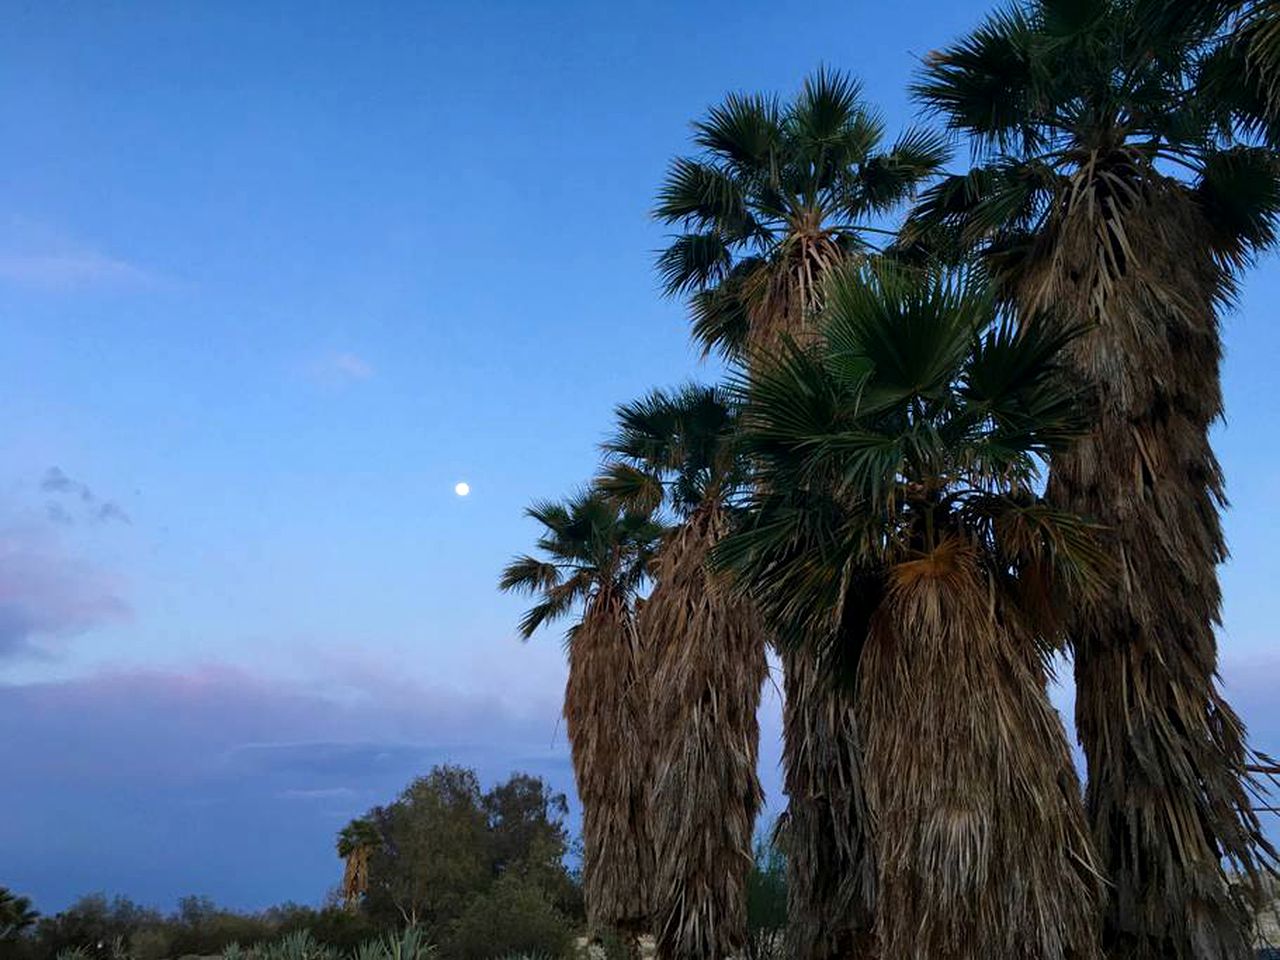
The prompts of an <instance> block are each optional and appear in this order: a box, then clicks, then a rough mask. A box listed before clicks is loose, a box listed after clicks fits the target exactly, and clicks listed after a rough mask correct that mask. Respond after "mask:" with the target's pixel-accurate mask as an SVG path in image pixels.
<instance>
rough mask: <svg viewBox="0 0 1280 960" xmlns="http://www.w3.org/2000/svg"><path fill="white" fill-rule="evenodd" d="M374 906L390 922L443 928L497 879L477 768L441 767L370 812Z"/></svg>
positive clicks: (370, 897) (376, 913)
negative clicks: (491, 865) (373, 835)
mask: <svg viewBox="0 0 1280 960" xmlns="http://www.w3.org/2000/svg"><path fill="white" fill-rule="evenodd" d="M368 819H369V820H370V822H371V823H372V824H373V826H374V828H375V830H376V832H377V834H378V836H379V837H381V843H380V844H379V845H377V846H376V847H374V848H373V849H371V850H370V853H369V888H368V893H367V894H366V904H367V909H368V911H369V914H370V916H371V917H373V918H374V919H375V920H376V921H378V922H381V923H385V924H393V923H399V924H408V925H422V926H424V927H425V928H426V929H427V930H428V931H439V930H443V929H444V928H445V927H446V926H447V924H448V923H450V922H451V921H452V920H454V919H455V918H456V917H458V916H459V915H460V914H461V913H462V911H463V909H464V908H465V906H466V904H467V903H468V902H469V901H470V899H471V898H472V897H474V896H476V895H477V894H478V893H479V892H480V891H482V890H483V889H484V888H485V887H486V886H487V885H488V883H489V880H490V876H491V875H490V869H489V856H488V836H487V834H488V822H487V819H486V816H485V812H484V810H483V808H482V805H481V793H480V783H479V781H478V780H477V779H476V775H475V772H474V771H472V770H468V769H465V768H463V767H456V766H448V765H445V766H438V767H435V768H433V769H432V770H431V772H430V773H428V774H427V775H426V776H425V777H419V778H417V779H416V780H414V781H413V782H412V783H410V784H409V786H407V787H406V788H405V789H404V791H403V792H402V793H401V794H400V796H399V797H397V798H396V800H395V801H394V802H392V803H390V804H388V805H387V806H385V807H376V808H374V809H373V810H372V811H370V813H369V814H368Z"/></svg>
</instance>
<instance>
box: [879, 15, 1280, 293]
mask: <svg viewBox="0 0 1280 960" xmlns="http://www.w3.org/2000/svg"><path fill="white" fill-rule="evenodd" d="M1163 2H1164V0H1091V2H1087V3H1079V2H1076V0H1036V2H1031V3H1027V4H1022V5H1016V6H1012V7H1009V8H1007V9H1006V10H1004V11H1003V12H1000V13H997V14H995V15H993V16H991V17H989V18H988V19H987V21H986V22H985V23H984V24H983V25H982V26H981V27H979V28H978V29H976V30H974V31H973V32H972V33H971V34H970V35H968V36H967V37H965V38H964V39H963V40H961V41H960V42H958V43H957V44H955V45H953V46H952V47H950V48H948V49H946V50H944V51H941V52H937V53H935V54H933V55H931V56H930V58H929V59H928V61H927V62H926V65H925V68H924V70H923V73H922V76H921V77H920V79H919V80H918V81H917V82H916V83H915V84H914V87H913V92H914V94H915V96H916V97H917V99H919V100H920V101H921V102H923V103H924V104H926V105H927V106H929V107H931V108H933V109H934V110H936V111H937V112H938V113H940V114H941V115H942V117H943V118H944V119H945V121H946V123H947V126H948V127H949V128H950V129H952V130H954V131H957V132H962V133H965V134H967V135H968V136H969V137H970V138H971V140H972V142H973V144H974V147H975V151H976V152H977V154H978V155H979V156H980V157H982V158H984V159H985V161H986V162H985V163H983V164H982V165H979V166H977V167H975V168H974V169H973V170H971V171H970V172H969V173H967V174H964V175H956V176H950V177H947V178H944V179H943V180H941V181H940V182H939V183H937V184H936V185H934V186H933V187H931V188H930V189H929V190H928V191H927V192H926V193H925V194H924V195H923V196H922V198H921V202H920V203H919V204H918V206H917V209H916V211H915V212H914V213H913V215H912V217H911V218H910V219H909V220H908V223H907V226H906V228H905V230H904V240H905V244H906V245H907V246H910V245H911V244H913V243H917V242H920V241H922V240H926V239H927V241H928V243H927V245H928V246H931V247H932V248H933V250H934V252H942V253H944V254H945V253H952V254H955V253H956V252H958V251H963V250H965V249H966V248H972V247H975V246H976V247H978V248H980V249H985V252H987V253H988V254H994V255H995V257H994V261H993V262H994V263H995V264H996V265H997V266H1001V265H1003V266H1012V265H1013V264H1014V263H1016V260H1017V256H1018V254H1019V253H1020V252H1022V251H1024V250H1025V249H1026V248H1027V246H1028V242H1029V238H1030V237H1031V236H1032V235H1033V234H1035V233H1036V232H1037V231H1039V230H1040V229H1041V228H1042V226H1043V225H1044V223H1045V221H1046V220H1047V218H1048V217H1049V216H1050V214H1051V213H1052V211H1053V209H1054V203H1055V200H1058V199H1060V198H1063V197H1064V196H1066V195H1068V194H1069V193H1070V192H1071V191H1075V192H1077V193H1079V192H1081V190H1082V185H1087V188H1088V189H1089V190H1091V191H1093V196H1094V197H1095V199H1096V205H1097V207H1098V216H1099V218H1100V219H1102V220H1105V221H1106V222H1107V223H1108V226H1107V228H1106V234H1107V235H1106V236H1105V237H1103V238H1102V239H1103V240H1105V242H1106V246H1107V248H1108V258H1109V259H1110V261H1112V262H1111V264H1110V269H1111V271H1112V272H1113V273H1120V272H1123V271H1124V269H1125V266H1126V264H1127V262H1128V261H1130V260H1140V258H1141V256H1142V250H1141V244H1140V243H1137V242H1135V241H1133V240H1132V237H1131V236H1130V234H1131V233H1132V232H1133V231H1132V230H1130V231H1128V232H1127V231H1126V228H1125V227H1126V225H1125V213H1126V212H1127V211H1128V210H1133V209H1137V208H1138V205H1137V204H1135V203H1133V202H1132V201H1133V200H1134V199H1135V198H1136V197H1137V188H1136V187H1135V184H1138V183H1140V182H1141V181H1142V180H1143V179H1148V180H1149V179H1153V178H1156V177H1158V176H1162V175H1165V174H1180V175H1184V176H1185V178H1186V181H1187V186H1188V187H1189V188H1190V190H1191V191H1192V195H1191V198H1192V199H1193V200H1194V201H1195V202H1196V205H1197V207H1198V208H1199V210H1200V212H1201V214H1202V215H1203V216H1204V218H1205V222H1206V223H1207V225H1208V228H1209V230H1210V235H1209V236H1207V237H1205V238H1204V239H1205V240H1207V241H1208V242H1209V243H1211V244H1212V245H1213V248H1214V250H1215V253H1217V254H1218V255H1219V256H1220V257H1223V258H1225V259H1226V260H1227V261H1229V262H1232V263H1234V264H1236V265H1240V264H1242V263H1243V262H1244V261H1245V260H1247V258H1248V257H1249V255H1250V254H1251V253H1252V252H1253V251H1254V250H1255V249H1257V248H1259V247H1262V246H1266V245H1268V244H1270V243H1271V242H1272V241H1273V240H1274V235H1275V221H1274V218H1275V214H1276V211H1277V210H1278V209H1280V179H1278V176H1277V165H1276V160H1275V156H1274V154H1273V153H1271V152H1270V151H1268V150H1266V149H1265V148H1263V147H1260V146H1257V145H1255V143H1254V141H1253V140H1251V139H1250V134H1252V133H1256V132H1258V131H1259V129H1260V127H1259V122H1260V114H1259V112H1258V110H1257V109H1255V108H1254V107H1251V106H1250V105H1249V103H1248V102H1247V97H1246V96H1245V94H1244V93H1243V92H1240V91H1237V94H1236V95H1234V96H1232V97H1227V96H1225V95H1224V94H1225V90H1224V89H1223V87H1222V82H1221V78H1222V77H1223V76H1224V75H1226V74H1228V73H1230V68H1229V66H1228V61H1229V60H1230V59H1231V57H1233V56H1235V53H1234V52H1233V51H1235V50H1236V49H1237V47H1236V46H1235V45H1234V44H1231V43H1227V42H1223V41H1221V40H1220V39H1219V35H1218V31H1217V30H1216V29H1215V28H1214V26H1213V23H1212V18H1207V17H1195V16H1179V17H1175V16H1166V17H1163V18H1160V17H1157V16H1155V15H1154V13H1153V11H1154V10H1155V8H1157V7H1158V6H1160V5H1161V4H1162V3H1163ZM1192 6H1194V4H1192ZM1171 8H1172V7H1171ZM1214 77H1218V78H1219V79H1218V80H1217V81H1213V78H1214ZM1211 81H1212V82H1211ZM1215 84H1216V87H1215ZM1131 226H1132V225H1131ZM1002 258H1007V259H1002Z"/></svg>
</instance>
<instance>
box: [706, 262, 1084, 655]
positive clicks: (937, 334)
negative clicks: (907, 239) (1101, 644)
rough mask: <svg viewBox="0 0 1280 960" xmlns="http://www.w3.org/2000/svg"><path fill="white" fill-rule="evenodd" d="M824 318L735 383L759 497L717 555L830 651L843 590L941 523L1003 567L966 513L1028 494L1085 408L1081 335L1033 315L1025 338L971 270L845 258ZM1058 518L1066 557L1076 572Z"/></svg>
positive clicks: (775, 616)
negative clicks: (1071, 374)
mask: <svg viewBox="0 0 1280 960" xmlns="http://www.w3.org/2000/svg"><path fill="white" fill-rule="evenodd" d="M823 320H824V330H825V331H826V338H825V340H823V341H821V342H819V343H816V344H809V345H805V346H801V345H797V344H795V343H789V344H787V345H786V346H785V347H784V349H783V350H782V351H781V353H780V355H779V356H776V357H774V358H773V359H772V361H771V362H770V363H768V364H758V365H757V366H756V367H755V369H754V371H753V373H752V374H751V376H750V377H746V376H742V377H740V378H739V379H738V380H737V381H736V389H737V390H738V391H739V393H740V396H741V402H742V403H743V405H744V412H743V433H744V436H743V444H744V447H745V449H746V450H747V452H748V453H749V454H750V456H751V457H752V460H753V463H754V466H755V477H756V481H757V482H756V487H755V490H756V492H755V494H754V495H753V497H752V498H751V501H750V504H749V507H748V509H747V511H746V517H745V520H744V524H743V527H742V529H741V530H740V531H739V532H738V533H737V534H735V535H734V536H732V537H730V538H729V539H728V540H727V541H726V542H725V543H724V544H723V545H722V546H721V548H719V550H718V552H717V562H719V563H722V564H724V565H725V566H727V567H728V568H730V569H732V570H734V571H735V573H736V574H737V576H738V577H739V579H740V580H741V581H742V582H743V583H744V584H746V585H747V589H749V590H750V592H751V595H752V596H753V597H754V598H756V600H757V601H758V602H759V603H760V605H761V607H762V609H763V610H764V611H765V612H766V614H767V615H769V616H770V619H771V625H772V626H773V627H774V628H775V629H778V630H779V631H781V632H782V634H783V635H784V636H786V637H790V638H792V639H793V640H797V639H798V638H805V637H807V638H809V640H810V641H811V642H821V641H820V638H826V639H825V642H827V643H837V642H839V641H838V640H837V639H836V638H837V637H839V636H841V635H842V634H841V631H840V629H839V622H840V618H841V617H843V616H844V614H843V613H841V612H840V611H842V610H844V609H845V606H844V605H845V604H846V602H848V595H847V594H848V591H849V590H850V589H851V587H850V585H851V584H853V583H855V582H857V583H859V584H862V585H864V586H865V585H866V584H867V583H868V582H870V580H874V579H875V576H876V574H875V571H877V570H879V571H882V572H883V571H884V570H886V569H887V567H888V566H891V565H893V564H895V563H898V562H900V561H903V560H905V559H908V558H909V557H911V556H912V555H914V553H915V552H916V551H919V550H923V549H926V547H927V544H928V543H930V542H935V541H936V538H938V537H941V536H943V531H944V530H947V529H951V530H953V531H956V532H958V534H963V536H965V537H969V538H975V539H976V540H977V541H980V542H983V543H988V544H992V546H991V547H990V551H994V552H990V556H992V558H993V560H992V563H993V564H994V565H995V566H1000V565H1001V564H1003V563H1005V561H1004V560H1003V559H1000V558H1003V557H1004V556H1005V555H1004V554H1001V553H999V550H998V549H997V547H996V546H995V545H994V540H993V537H995V536H996V532H995V528H994V527H993V525H992V524H993V521H992V518H991V517H990V516H988V515H987V514H986V513H982V512H981V511H978V510H977V509H976V507H972V505H973V504H990V503H993V502H996V500H993V499H992V498H996V499H998V498H1000V497H1005V498H1012V497H1015V496H1017V497H1027V496H1030V491H1031V490H1032V489H1033V485H1034V482H1035V481H1036V479H1037V478H1038V477H1039V475H1040V471H1041V469H1042V467H1043V464H1044V460H1045V457H1046V456H1047V455H1048V453H1049V452H1050V451H1052V450H1053V449H1057V447H1058V445H1060V444H1062V443H1064V442H1066V441H1067V439H1068V438H1070V437H1071V436H1073V435H1074V434H1073V431H1079V430H1081V429H1083V428H1084V425H1085V423H1086V413H1085V411H1086V409H1087V408H1086V407H1085V405H1084V402H1083V399H1082V398H1081V395H1080V393H1079V391H1078V390H1076V389H1074V388H1073V387H1072V386H1071V385H1070V384H1069V383H1068V382H1067V380H1066V378H1065V376H1064V374H1063V371H1062V370H1061V368H1060V365H1059V359H1058V358H1059V355H1060V353H1061V351H1062V350H1063V349H1064V348H1065V347H1066V346H1067V344H1069V343H1070V342H1071V341H1072V340H1073V339H1074V338H1075V337H1076V336H1078V335H1079V332H1080V331H1078V330H1073V329H1064V328H1062V327H1060V326H1055V325H1052V324H1049V323H1048V322H1045V321H1038V320H1037V321H1035V322H1032V323H1030V324H1028V325H1027V326H1026V327H1024V328H1022V332H1021V333H1019V332H1018V330H1017V329H1016V328H1015V327H1014V326H1013V324H1012V323H1011V322H1010V321H1009V320H1008V319H1007V318H1005V319H1001V316H1000V314H999V311H998V310H997V308H996V305H995V302H994V300H993V298H992V295H991V294H990V292H989V291H988V290H987V289H986V288H985V286H984V285H983V284H982V283H981V282H980V280H979V279H977V278H976V277H975V276H974V275H972V274H970V275H954V274H939V273H931V272H928V271H919V270H911V271H907V270H900V269H894V268H892V267H889V266H884V265H881V266H877V267H862V268H854V267H845V268H843V269H841V270H839V271H837V272H836V273H835V274H834V275H833V276H832V278H831V282H830V284H829V287H828V293H827V299H826V309H825V312H824V316H823ZM999 502H1001V503H1003V502H1005V501H1003V500H1000V501H999ZM1009 502H1010V503H1012V502H1013V500H1009ZM1032 516H1035V517H1040V516H1041V515H1040V514H1031V513H1029V514H1027V517H1032ZM1044 517H1045V519H1044V523H1045V524H1046V526H1045V530H1049V531H1050V532H1053V531H1054V530H1057V529H1058V528H1052V529H1051V528H1050V527H1049V526H1048V524H1049V523H1050V521H1051V520H1053V519H1054V517H1052V516H1050V515H1044ZM1026 522H1027V523H1029V522H1030V521H1029V520H1028V521H1026ZM1066 524H1067V519H1066V518H1064V519H1063V520H1062V530H1064V531H1066V532H1064V533H1062V534H1061V535H1060V536H1059V539H1060V540H1061V541H1062V543H1063V544H1065V546H1063V548H1062V550H1061V551H1060V552H1061V555H1062V556H1063V557H1064V558H1066V559H1067V561H1068V562H1071V563H1074V564H1076V565H1077V566H1079V567H1080V568H1081V569H1083V567H1084V566H1085V564H1084V561H1083V560H1082V559H1080V558H1081V557H1083V556H1084V550H1083V547H1080V544H1079V543H1078V542H1077V541H1076V540H1074V539H1072V538H1071V537H1070V536H1069V534H1070V533H1071V531H1070V530H1068V529H1067V527H1066ZM1024 526H1025V524H1024ZM1016 532H1021V528H1019V530H1018V531H1015V533H1016ZM1029 537H1030V535H1029V534H1027V535H1026V536H1024V537H1023V541H1020V542H1018V543H1015V542H1014V541H1013V540H1010V541H1009V542H1008V543H1007V544H1006V546H1007V547H1008V551H1009V552H1010V554H1018V555H1021V554H1022V553H1026V551H1027V550H1028V549H1029V547H1028V546H1027V544H1029V543H1031V540H1030V539H1029ZM1068 548H1072V549H1068ZM1075 548H1079V549H1075ZM1055 556H1057V554H1055ZM1077 561H1078V563H1077ZM868 578H870V580H869V579H868ZM864 596H865V595H864ZM832 655H834V654H832Z"/></svg>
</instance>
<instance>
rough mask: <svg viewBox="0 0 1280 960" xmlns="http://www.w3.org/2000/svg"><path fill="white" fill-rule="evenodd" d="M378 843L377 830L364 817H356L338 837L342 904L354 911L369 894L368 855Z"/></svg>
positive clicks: (379, 840) (380, 840)
mask: <svg viewBox="0 0 1280 960" xmlns="http://www.w3.org/2000/svg"><path fill="white" fill-rule="evenodd" d="M381 843H382V837H381V836H379V834H378V827H377V825H376V824H374V822H373V821H372V820H370V819H369V818H367V817H357V818H356V819H355V820H352V821H351V822H350V823H348V824H347V825H346V826H345V827H343V828H342V830H341V831H339V833H338V842H337V849H338V856H339V857H341V858H342V859H343V861H344V866H343V871H342V902H343V905H344V906H345V907H346V908H347V909H348V910H355V909H357V908H358V907H359V906H360V901H361V899H362V898H363V897H364V895H365V894H366V893H367V892H368V890H369V853H370V852H371V851H373V850H375V849H377V847H378V846H379V844H381Z"/></svg>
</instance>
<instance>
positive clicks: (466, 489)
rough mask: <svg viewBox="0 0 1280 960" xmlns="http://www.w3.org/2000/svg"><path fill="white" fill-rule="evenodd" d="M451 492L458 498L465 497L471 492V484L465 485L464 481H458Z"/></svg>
mask: <svg viewBox="0 0 1280 960" xmlns="http://www.w3.org/2000/svg"><path fill="white" fill-rule="evenodd" d="M453 492H454V493H456V494H457V495H458V496H460V497H465V496H466V495H467V494H468V493H470V492H471V484H469V483H467V482H466V481H465V480H460V481H458V482H457V483H455V484H454V485H453Z"/></svg>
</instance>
